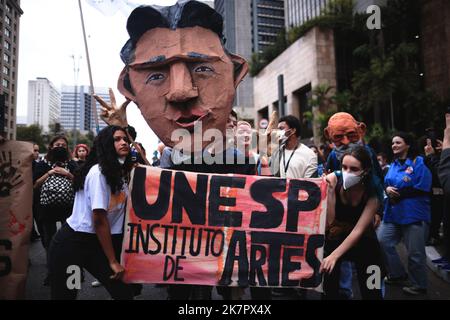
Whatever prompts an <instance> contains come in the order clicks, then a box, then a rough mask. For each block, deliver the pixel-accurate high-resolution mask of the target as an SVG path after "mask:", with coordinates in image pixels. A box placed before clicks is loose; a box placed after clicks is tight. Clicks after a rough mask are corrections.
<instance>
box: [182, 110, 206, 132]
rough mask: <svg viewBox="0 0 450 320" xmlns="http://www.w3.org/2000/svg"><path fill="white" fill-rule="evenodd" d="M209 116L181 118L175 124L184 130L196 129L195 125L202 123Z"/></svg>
mask: <svg viewBox="0 0 450 320" xmlns="http://www.w3.org/2000/svg"><path fill="white" fill-rule="evenodd" d="M207 115H208V113H204V114H191V115H189V116H181V117H179V118H178V119H177V120H176V121H175V122H176V123H177V124H178V125H179V126H180V127H182V128H186V129H190V128H194V126H195V124H196V123H198V122H199V121H202V120H203V119H204V118H205V117H206V116H207Z"/></svg>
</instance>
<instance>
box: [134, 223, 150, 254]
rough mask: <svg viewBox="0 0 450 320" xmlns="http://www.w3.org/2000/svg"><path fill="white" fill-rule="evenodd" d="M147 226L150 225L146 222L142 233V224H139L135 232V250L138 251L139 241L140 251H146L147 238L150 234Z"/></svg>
mask: <svg viewBox="0 0 450 320" xmlns="http://www.w3.org/2000/svg"><path fill="white" fill-rule="evenodd" d="M149 227H150V225H148V224H147V230H146V232H145V235H144V231H143V230H142V225H139V227H138V229H137V234H136V252H139V243H140V244H142V252H144V253H145V254H147V253H148V238H149V236H150V232H149Z"/></svg>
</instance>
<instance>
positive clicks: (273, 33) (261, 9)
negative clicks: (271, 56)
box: [252, 0, 285, 52]
mask: <svg viewBox="0 0 450 320" xmlns="http://www.w3.org/2000/svg"><path fill="white" fill-rule="evenodd" d="M252 15H253V16H252V32H253V48H252V49H253V52H262V51H263V50H264V49H265V48H267V47H268V46H270V45H271V44H273V43H275V41H276V39H277V36H278V34H279V33H280V32H282V31H283V30H284V29H285V20H284V16H285V14H284V0H252Z"/></svg>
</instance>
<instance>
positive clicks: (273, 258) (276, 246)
mask: <svg viewBox="0 0 450 320" xmlns="http://www.w3.org/2000/svg"><path fill="white" fill-rule="evenodd" d="M251 238H252V243H260V244H268V245H269V249H268V251H269V267H268V282H269V286H276V287H277V286H279V283H280V280H279V274H280V256H281V246H291V247H302V246H303V244H304V241H305V235H303V234H289V233H280V232H260V231H258V232H251ZM298 253H299V254H300V256H303V249H299V251H298Z"/></svg>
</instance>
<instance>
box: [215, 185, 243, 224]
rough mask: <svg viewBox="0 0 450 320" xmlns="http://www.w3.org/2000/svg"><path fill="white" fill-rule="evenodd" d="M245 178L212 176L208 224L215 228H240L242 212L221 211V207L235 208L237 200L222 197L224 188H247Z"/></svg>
mask: <svg viewBox="0 0 450 320" xmlns="http://www.w3.org/2000/svg"><path fill="white" fill-rule="evenodd" d="M245 182H246V179H245V178H244V177H228V176H212V177H211V183H210V191H209V215H208V224H209V225H210V226H214V227H240V226H241V224H242V212H240V211H223V210H219V208H220V206H227V207H234V206H235V205H236V198H228V197H221V196H220V189H221V188H222V187H230V188H240V189H243V188H244V187H245Z"/></svg>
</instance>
